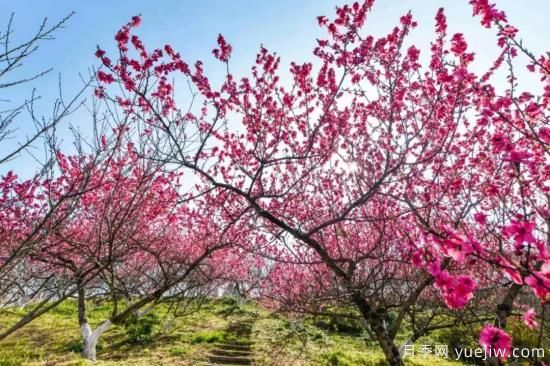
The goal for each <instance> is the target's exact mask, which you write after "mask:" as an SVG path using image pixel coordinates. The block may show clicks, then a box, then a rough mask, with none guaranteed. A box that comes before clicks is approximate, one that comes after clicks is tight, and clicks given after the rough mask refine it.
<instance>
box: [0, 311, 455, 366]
mask: <svg viewBox="0 0 550 366" xmlns="http://www.w3.org/2000/svg"><path fill="white" fill-rule="evenodd" d="M89 308H90V311H89V319H90V322H91V324H92V325H93V326H95V325H97V324H99V322H101V320H102V319H105V317H106V316H107V315H108V313H109V308H108V307H107V306H105V305H101V304H99V305H98V304H96V305H93V304H90V305H89ZM16 316H17V314H16V313H15V312H14V313H12V314H4V315H2V316H0V328H3V327H6V326H8V325H9V324H10V323H12V322H13V321H14V320H15V319H16ZM251 318H252V319H253V320H254V322H253V328H252V339H251V340H252V350H253V354H254V360H255V364H256V365H277V366H279V365H295V366H300V365H327V366H331V365H339V366H353V365H357V366H359V365H372V366H374V365H384V364H385V363H384V361H383V355H382V354H381V352H380V351H379V350H378V349H377V347H376V345H375V344H372V343H370V341H368V339H367V337H366V335H365V334H362V333H353V332H345V333H344V332H336V331H331V330H326V329H323V328H322V327H319V326H316V325H313V322H299V323H297V322H292V321H289V320H288V319H287V318H285V317H283V316H280V315H278V314H271V313H269V312H268V311H267V310H265V309H262V308H260V307H258V306H257V305H255V304H252V303H249V304H244V305H240V306H236V305H235V304H232V303H231V302H227V301H223V300H212V301H209V302H207V303H206V304H204V305H203V306H201V308H200V309H199V310H197V311H196V312H193V313H191V314H189V315H186V316H183V317H178V318H176V319H171V322H169V323H168V325H167V324H166V322H165V320H166V307H165V306H159V307H157V308H155V310H154V311H153V312H151V313H150V314H149V315H148V316H147V319H148V320H147V321H140V323H139V325H137V326H136V325H134V326H132V327H124V326H115V327H111V328H110V329H109V330H108V331H107V332H106V333H105V334H104V335H103V336H102V338H101V339H100V343H99V345H98V350H97V351H98V361H97V362H95V363H92V362H89V361H86V360H84V359H83V358H82V357H81V356H80V348H81V343H80V338H79V336H80V335H79V328H78V324H77V319H76V307H75V304H74V303H73V302H70V301H67V302H65V303H63V304H61V305H60V306H59V307H58V308H56V309H54V310H52V311H50V312H49V313H47V314H45V315H43V316H42V317H40V318H39V319H37V320H35V321H34V322H32V323H31V324H29V325H27V326H26V327H24V328H22V329H21V330H19V331H18V332H17V333H15V334H13V335H12V336H10V337H8V338H7V339H5V340H4V341H2V342H0V366H16V365H17V366H19V365H29V366H30V365H33V366H37V365H65V366H69V365H73V366H75V365H92V364H93V365H97V366H115V365H117V366H119V365H120V366H122V365H127V366H130V365H132V366H145V365H171V366H177V365H200V364H202V363H203V362H204V361H205V360H206V358H205V357H206V355H207V353H208V352H209V350H210V349H211V348H212V347H214V344H216V343H224V342H231V343H239V341H240V340H239V339H236V338H235V337H236V336H235V335H234V334H231V333H230V332H228V331H227V330H226V328H227V326H228V324H229V323H231V322H236V321H237V322H238V321H239V320H240V319H248V320H250V319H251ZM242 342H243V343H244V342H250V340H242ZM406 362H407V364H409V365H416V366H428V365H442V366H451V365H460V363H457V362H452V361H448V360H445V359H441V358H435V357H426V358H425V357H423V356H416V357H410V358H408V359H407V360H406Z"/></svg>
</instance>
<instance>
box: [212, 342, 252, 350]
mask: <svg viewBox="0 0 550 366" xmlns="http://www.w3.org/2000/svg"><path fill="white" fill-rule="evenodd" d="M214 347H216V348H219V349H225V350H235V351H250V348H251V346H250V344H233V343H215V344H214Z"/></svg>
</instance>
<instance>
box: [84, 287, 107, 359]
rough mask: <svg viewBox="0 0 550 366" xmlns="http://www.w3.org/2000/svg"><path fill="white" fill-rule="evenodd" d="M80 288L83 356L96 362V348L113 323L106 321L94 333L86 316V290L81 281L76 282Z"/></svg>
mask: <svg viewBox="0 0 550 366" xmlns="http://www.w3.org/2000/svg"><path fill="white" fill-rule="evenodd" d="M76 285H77V288H78V324H79V325H80V334H81V335H82V344H83V348H82V356H83V357H85V358H87V359H88V360H92V361H95V360H96V347H97V341H98V340H99V337H100V336H101V335H102V334H103V333H104V332H105V331H106V330H107V329H109V327H110V326H111V321H110V320H106V321H104V322H103V323H101V325H100V326H99V327H97V328H96V329H95V330H93V331H92V327H91V326H90V324H89V323H88V317H87V314H86V289H85V288H84V286H83V284H82V281H81V279H78V280H77V281H76Z"/></svg>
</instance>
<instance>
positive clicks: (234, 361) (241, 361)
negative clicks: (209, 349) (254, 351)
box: [208, 355, 252, 365]
mask: <svg viewBox="0 0 550 366" xmlns="http://www.w3.org/2000/svg"><path fill="white" fill-rule="evenodd" d="M208 360H209V361H210V362H212V363H215V364H218V365H219V364H220V363H221V364H227V365H252V360H251V359H250V358H248V357H231V356H214V355H210V356H208Z"/></svg>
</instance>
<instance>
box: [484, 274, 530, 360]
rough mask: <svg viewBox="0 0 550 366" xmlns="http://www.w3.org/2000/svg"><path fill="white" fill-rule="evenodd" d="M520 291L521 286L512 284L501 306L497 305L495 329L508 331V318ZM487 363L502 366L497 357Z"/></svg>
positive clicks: (491, 358)
mask: <svg viewBox="0 0 550 366" xmlns="http://www.w3.org/2000/svg"><path fill="white" fill-rule="evenodd" d="M520 290H521V285H518V284H516V283H514V284H512V285H511V286H510V287H509V288H508V291H506V295H504V298H503V299H502V301H501V302H500V304H498V305H497V308H496V317H495V321H494V326H495V327H498V328H501V329H506V325H507V324H508V317H509V316H510V314H512V309H513V307H514V301H515V299H516V297H517V296H518V294H519V291H520ZM485 363H486V365H488V366H500V365H501V364H502V363H501V362H500V360H499V359H498V358H496V357H490V358H488V359H487V361H486V362H485Z"/></svg>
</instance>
